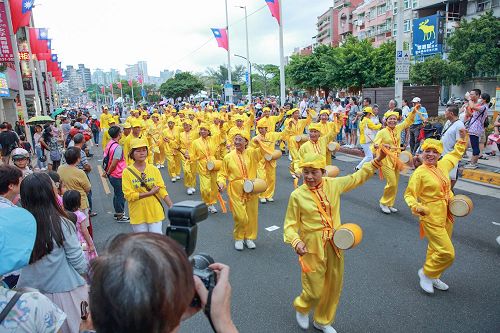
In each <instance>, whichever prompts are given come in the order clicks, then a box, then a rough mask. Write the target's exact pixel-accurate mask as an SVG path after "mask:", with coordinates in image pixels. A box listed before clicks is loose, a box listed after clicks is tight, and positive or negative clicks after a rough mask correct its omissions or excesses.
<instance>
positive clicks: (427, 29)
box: [418, 19, 436, 41]
mask: <svg viewBox="0 0 500 333" xmlns="http://www.w3.org/2000/svg"><path fill="white" fill-rule="evenodd" d="M427 23H429V19H427V20H425V21H422V22H420V23H419V25H418V28H419V29H420V30H422V32H423V33H424V41H426V40H431V36H432V35H434V38H436V32H435V31H434V26H433V25H427Z"/></svg>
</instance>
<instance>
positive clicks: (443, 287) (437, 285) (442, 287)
mask: <svg viewBox="0 0 500 333" xmlns="http://www.w3.org/2000/svg"><path fill="white" fill-rule="evenodd" d="M432 286H433V287H434V288H436V289H439V290H443V291H445V290H448V289H449V288H450V287H449V286H448V285H447V284H446V283H444V282H443V281H441V280H439V279H433V280H432Z"/></svg>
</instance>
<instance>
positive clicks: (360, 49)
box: [338, 36, 375, 91]
mask: <svg viewBox="0 0 500 333" xmlns="http://www.w3.org/2000/svg"><path fill="white" fill-rule="evenodd" d="M340 49H341V50H342V54H341V66H342V70H341V71H339V73H338V83H339V85H340V86H342V87H347V88H350V89H351V90H353V91H360V90H362V89H363V87H365V86H370V84H371V83H373V82H374V81H375V80H374V78H373V70H372V64H373V60H372V55H373V50H374V48H373V46H372V44H371V42H370V41H369V40H368V39H364V40H362V41H360V40H359V39H357V38H355V37H352V36H351V37H349V38H348V39H347V40H346V42H345V43H344V44H343V45H342V47H341V48H340Z"/></svg>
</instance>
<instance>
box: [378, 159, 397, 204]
mask: <svg viewBox="0 0 500 333" xmlns="http://www.w3.org/2000/svg"><path fill="white" fill-rule="evenodd" d="M382 174H383V175H384V178H385V180H386V181H387V183H386V184H385V187H384V194H383V195H382V198H380V204H381V205H384V206H388V207H393V206H394V202H395V201H396V195H397V194H398V183H399V171H397V170H395V169H394V168H391V167H388V166H386V165H382Z"/></svg>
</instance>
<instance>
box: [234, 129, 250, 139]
mask: <svg viewBox="0 0 500 333" xmlns="http://www.w3.org/2000/svg"><path fill="white" fill-rule="evenodd" d="M236 135H240V136H241V137H243V138H245V139H246V140H247V141H250V133H248V131H238V132H236V134H235V135H234V136H235V137H236Z"/></svg>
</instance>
